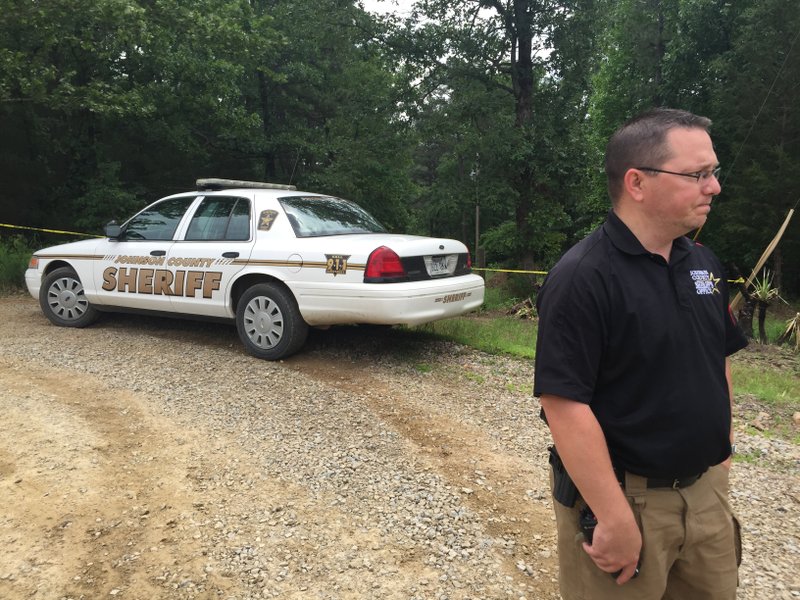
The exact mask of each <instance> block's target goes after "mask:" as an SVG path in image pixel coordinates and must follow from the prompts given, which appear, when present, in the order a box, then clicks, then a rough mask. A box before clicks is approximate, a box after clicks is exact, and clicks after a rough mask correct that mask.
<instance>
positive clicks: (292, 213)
mask: <svg viewBox="0 0 800 600" xmlns="http://www.w3.org/2000/svg"><path fill="white" fill-rule="evenodd" d="M280 203H281V206H282V207H283V210H284V211H285V212H286V216H287V217H288V219H289V222H290V223H291V224H292V229H294V233H295V235H296V236H297V237H316V236H322V235H347V234H352V233H386V228H385V227H384V226H383V225H381V224H380V223H378V221H376V220H375V217H373V216H372V215H370V214H369V213H368V212H367V211H365V210H364V209H363V208H361V207H360V206H358V205H357V204H355V203H353V202H350V201H349V200H343V199H341V198H334V197H332V196H288V197H285V198H281V199H280Z"/></svg>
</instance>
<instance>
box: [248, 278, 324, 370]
mask: <svg viewBox="0 0 800 600" xmlns="http://www.w3.org/2000/svg"><path fill="white" fill-rule="evenodd" d="M236 331H237V332H238V333H239V338H240V339H241V340H242V343H243V344H244V347H245V349H246V350H247V351H248V352H249V353H250V354H252V355H253V356H256V357H258V358H263V359H266V360H279V359H281V358H284V357H286V356H289V355H290V354H293V353H294V352H297V351H298V350H299V349H300V347H301V346H302V345H303V344H304V343H305V341H306V337H307V336H308V324H307V323H306V322H305V321H304V320H303V317H302V316H301V315H300V310H299V309H298V308H297V302H295V299H294V297H293V296H292V294H291V293H290V292H289V290H287V289H286V288H285V287H283V286H282V285H280V284H277V283H259V284H256V285H254V286H252V287H250V288H248V289H247V291H246V292H245V293H244V294H243V295H242V297H241V298H240V299H239V304H238V306H237V308H236Z"/></svg>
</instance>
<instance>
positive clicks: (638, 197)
mask: <svg viewBox="0 0 800 600" xmlns="http://www.w3.org/2000/svg"><path fill="white" fill-rule="evenodd" d="M622 185H623V187H624V188H625V192H626V193H627V194H628V195H629V196H630V197H631V198H633V199H634V200H635V201H636V202H641V201H642V199H643V198H644V194H645V188H646V187H647V178H646V177H645V174H644V173H642V172H641V171H640V170H639V169H628V170H627V171H626V172H625V176H624V177H623V178H622Z"/></svg>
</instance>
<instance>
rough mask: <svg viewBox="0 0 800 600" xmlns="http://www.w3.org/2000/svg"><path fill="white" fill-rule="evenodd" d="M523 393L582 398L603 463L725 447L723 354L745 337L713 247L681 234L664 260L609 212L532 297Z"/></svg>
mask: <svg viewBox="0 0 800 600" xmlns="http://www.w3.org/2000/svg"><path fill="white" fill-rule="evenodd" d="M537 309H538V312H539V331H538V339H537V343H536V364H535V382H534V395H536V396H541V395H543V394H553V395H557V396H562V397H564V398H569V399H571V400H575V401H577V402H583V403H586V404H588V405H590V406H591V409H592V411H593V412H594V414H595V416H596V417H597V419H598V421H599V423H600V425H601V427H602V429H603V432H604V433H605V437H606V441H607V443H608V448H609V451H610V453H611V459H612V462H613V463H614V466H615V467H616V468H619V469H625V470H628V471H631V472H632V473H637V474H639V475H644V476H646V477H665V478H672V477H684V476H688V475H692V474H696V473H699V472H701V471H704V470H705V469H706V468H708V467H709V466H712V465H716V464H718V463H720V462H722V461H723V460H725V459H726V458H727V457H728V456H729V454H730V442H729V434H730V420H731V413H730V400H729V395H728V385H727V380H726V378H725V357H726V356H728V355H730V354H733V353H734V352H736V351H737V350H740V349H741V348H744V347H745V346H746V345H747V341H746V339H745V338H744V336H743V334H742V333H741V330H740V329H739V328H738V326H737V325H736V322H735V320H734V319H733V316H732V315H731V313H730V310H729V308H728V286H727V282H726V279H725V275H724V273H723V269H722V265H721V264H720V262H719V260H718V259H717V257H716V256H714V254H713V253H712V252H711V251H710V250H708V249H707V248H704V247H703V246H701V245H699V244H696V243H694V242H692V241H691V240H689V239H688V238H686V237H680V238H678V239H676V240H674V242H673V244H672V253H671V255H670V262H669V264H668V263H667V262H666V261H665V260H664V258H663V257H661V256H659V255H655V254H651V253H650V252H648V251H647V250H645V249H644V247H643V246H642V245H641V244H640V243H639V241H638V240H637V239H636V237H635V236H634V235H633V233H632V232H631V231H630V230H629V229H628V228H627V226H626V225H625V224H624V223H623V222H622V221H621V220H620V219H619V217H617V216H616V215H615V214H614V213H613V212H611V213H609V216H608V218H607V220H606V222H605V223H604V224H603V225H602V226H601V227H600V228H599V229H597V230H596V231H594V232H593V233H591V234H590V235H589V236H588V237H587V238H586V239H584V240H583V241H581V242H579V243H578V244H576V245H575V246H574V247H573V248H571V249H570V250H569V251H568V252H567V253H566V254H565V255H564V256H563V257H562V258H561V260H560V261H559V262H558V264H557V265H556V266H555V267H554V268H553V269H552V270H551V271H550V273H549V274H548V276H547V278H546V279H545V281H544V284H543V286H542V289H541V290H540V291H539V295H538V298H537Z"/></svg>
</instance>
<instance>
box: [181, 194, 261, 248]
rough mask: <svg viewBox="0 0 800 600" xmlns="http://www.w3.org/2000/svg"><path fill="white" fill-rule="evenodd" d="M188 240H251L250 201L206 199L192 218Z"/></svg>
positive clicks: (241, 199)
mask: <svg viewBox="0 0 800 600" xmlns="http://www.w3.org/2000/svg"><path fill="white" fill-rule="evenodd" d="M186 239H187V240H192V241H222V240H229V241H246V240H248V239H250V201H249V200H247V199H246V198H229V197H224V196H213V197H210V198H205V199H204V200H203V202H202V203H201V204H200V206H198V207H197V210H196V211H195V213H194V216H193V217H192V220H191V222H190V223H189V229H188V230H187V231H186Z"/></svg>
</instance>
